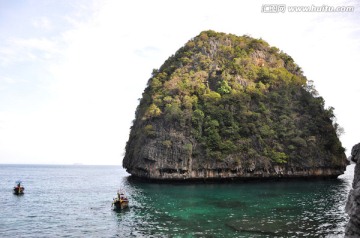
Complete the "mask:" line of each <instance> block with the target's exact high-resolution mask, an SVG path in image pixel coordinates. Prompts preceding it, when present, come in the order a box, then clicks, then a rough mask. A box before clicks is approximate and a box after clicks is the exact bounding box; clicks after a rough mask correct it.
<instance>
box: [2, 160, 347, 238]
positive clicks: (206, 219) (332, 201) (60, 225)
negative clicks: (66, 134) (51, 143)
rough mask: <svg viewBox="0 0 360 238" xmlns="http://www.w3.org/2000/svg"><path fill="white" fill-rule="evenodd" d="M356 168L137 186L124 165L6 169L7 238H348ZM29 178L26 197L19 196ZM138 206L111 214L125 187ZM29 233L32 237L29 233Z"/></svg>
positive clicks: (4, 222) (4, 231) (4, 225)
mask: <svg viewBox="0 0 360 238" xmlns="http://www.w3.org/2000/svg"><path fill="white" fill-rule="evenodd" d="M353 170H354V166H349V167H348V170H347V172H346V174H345V175H343V176H341V177H340V178H339V179H337V180H305V181H299V180H297V181H295V180H293V181H272V182H270V181H269V182H244V183H223V184H219V183H217V184H153V183H144V182H139V181H134V180H132V179H130V177H129V175H128V174H126V172H125V171H124V170H123V169H121V168H119V167H108V166H107V167H106V166H5V165H0V199H1V201H2V212H1V213H0V224H1V226H0V234H1V235H2V236H4V237H11V236H13V237H20V236H21V237H84V236H90V237H144V236H150V237H151V236H153V237H342V236H343V234H344V227H345V224H346V222H347V216H346V214H345V212H344V207H345V203H346V199H347V194H348V192H349V190H350V186H351V183H352V178H353ZM17 179H22V180H23V181H24V186H25V187H26V190H25V191H26V193H25V194H24V196H21V197H18V196H14V195H13V194H12V185H13V183H14V181H15V180H17ZM119 188H122V189H124V190H125V191H126V195H127V196H128V198H129V200H130V209H127V210H124V211H120V212H115V211H113V210H112V209H111V203H112V199H113V197H115V196H116V191H117V189H119ZM24 230H26V232H24Z"/></svg>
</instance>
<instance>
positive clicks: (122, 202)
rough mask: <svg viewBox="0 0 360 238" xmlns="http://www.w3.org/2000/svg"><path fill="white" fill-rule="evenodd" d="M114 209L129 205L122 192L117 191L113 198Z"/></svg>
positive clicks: (121, 208)
mask: <svg viewBox="0 0 360 238" xmlns="http://www.w3.org/2000/svg"><path fill="white" fill-rule="evenodd" d="M111 206H113V207H114V210H123V209H126V208H128V207H129V199H128V198H127V197H126V196H125V194H124V193H123V192H119V191H118V192H117V197H116V198H114V200H113V203H112V205H111Z"/></svg>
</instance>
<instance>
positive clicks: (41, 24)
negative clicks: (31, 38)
mask: <svg viewBox="0 0 360 238" xmlns="http://www.w3.org/2000/svg"><path fill="white" fill-rule="evenodd" d="M32 25H33V26H34V27H35V28H39V29H42V30H51V29H52V28H53V25H52V23H51V21H50V19H49V18H47V17H38V18H36V19H34V20H33V21H32Z"/></svg>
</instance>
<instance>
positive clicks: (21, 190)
mask: <svg viewBox="0 0 360 238" xmlns="http://www.w3.org/2000/svg"><path fill="white" fill-rule="evenodd" d="M16 184H17V185H16V186H15V187H14V194H15V195H21V194H24V190H25V188H24V187H23V186H21V181H16Z"/></svg>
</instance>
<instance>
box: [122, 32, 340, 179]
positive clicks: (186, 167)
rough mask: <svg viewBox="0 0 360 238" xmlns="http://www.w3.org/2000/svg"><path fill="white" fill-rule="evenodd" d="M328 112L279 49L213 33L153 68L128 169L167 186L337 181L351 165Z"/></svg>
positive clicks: (134, 131)
mask: <svg viewBox="0 0 360 238" xmlns="http://www.w3.org/2000/svg"><path fill="white" fill-rule="evenodd" d="M309 57H314V56H309ZM319 63H321V62H319ZM324 104H325V103H324V99H323V98H322V97H320V96H319V95H318V92H317V91H316V89H315V87H314V85H313V82H312V81H310V80H307V78H306V77H305V76H304V74H303V72H302V70H301V68H300V67H299V66H298V65H297V64H296V63H295V62H294V60H293V59H292V58H291V57H290V56H289V55H287V54H286V53H284V52H282V51H280V50H279V49H278V48H276V47H271V46H270V45H269V44H268V43H267V42H265V41H264V40H262V39H254V38H252V37H249V36H246V35H244V36H236V35H232V34H225V33H218V32H215V31H211V30H209V31H204V32H201V33H200V34H199V35H198V36H196V37H195V38H193V39H191V40H190V41H189V42H187V43H186V44H185V45H184V46H183V47H182V48H180V49H179V50H178V51H177V52H176V53H175V55H173V56H171V57H169V58H168V59H167V60H166V61H165V62H164V64H163V65H162V66H161V67H160V68H159V69H158V70H156V69H154V70H153V72H152V77H151V78H150V79H149V81H148V84H147V87H146V88H145V90H144V92H143V95H142V98H141V100H140V103H139V105H138V107H137V109H136V113H135V120H134V121H133V125H132V127H131V131H130V135H129V140H128V142H127V144H126V152H125V157H124V159H123V167H124V168H126V170H127V172H129V173H130V174H132V175H133V176H135V177H139V178H145V179H148V180H166V181H168V180H170V181H173V180H185V181H186V180H190V181H191V180H204V179H205V180H212V179H213V180H217V179H241V180H242V179H258V178H260V179H268V178H279V177H283V178H291V177H300V178H303V177H329V178H336V177H337V176H339V175H341V174H343V173H344V171H345V167H346V165H347V160H346V155H345V153H344V151H345V149H344V148H343V146H342V144H341V142H340V140H339V138H338V134H339V132H341V127H339V125H338V124H337V123H336V122H335V120H334V118H335V117H334V113H333V110H334V108H332V107H330V108H326V109H325V107H324Z"/></svg>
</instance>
